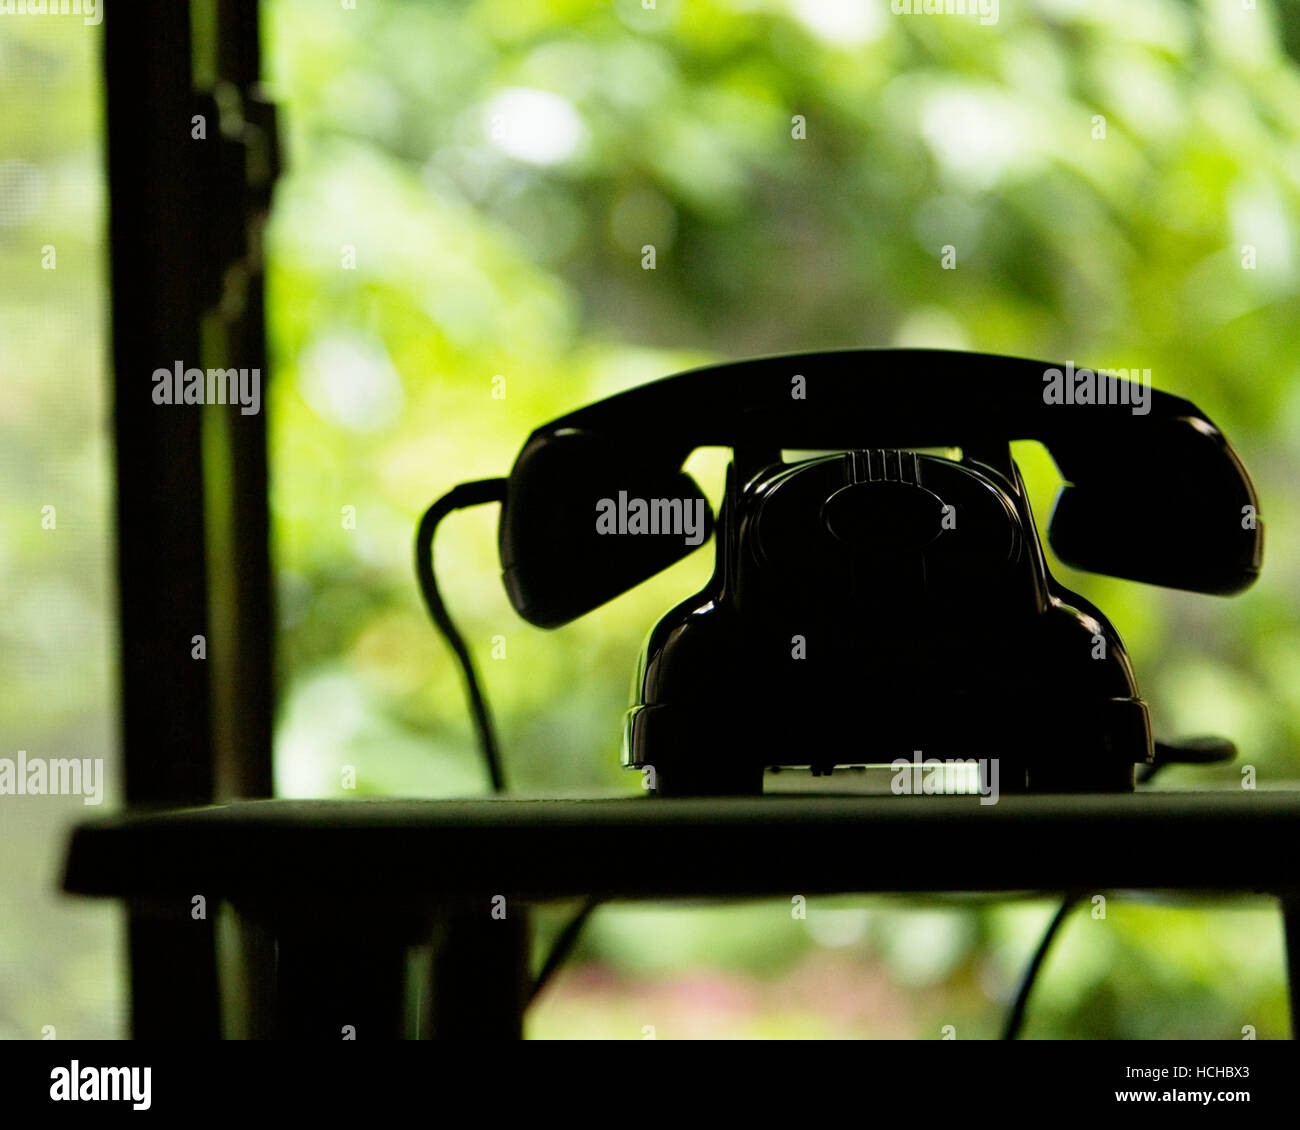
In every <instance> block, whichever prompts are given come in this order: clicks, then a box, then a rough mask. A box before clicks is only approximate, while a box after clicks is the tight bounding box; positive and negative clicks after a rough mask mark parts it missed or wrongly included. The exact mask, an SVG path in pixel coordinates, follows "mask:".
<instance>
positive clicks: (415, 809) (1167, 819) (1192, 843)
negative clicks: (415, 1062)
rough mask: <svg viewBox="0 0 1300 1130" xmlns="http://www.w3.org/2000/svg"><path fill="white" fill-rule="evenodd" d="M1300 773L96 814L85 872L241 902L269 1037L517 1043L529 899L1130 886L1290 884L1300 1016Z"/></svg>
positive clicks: (100, 891)
mask: <svg viewBox="0 0 1300 1130" xmlns="http://www.w3.org/2000/svg"><path fill="white" fill-rule="evenodd" d="M1298 844H1300V789H1297V790H1282V789H1276V790H1271V789H1260V790H1226V789H1225V790H1218V791H1169V790H1159V791H1156V790H1152V791H1146V792H1137V793H1133V794H1114V795H1112V794H1107V795H1051V796H1035V795H1007V794H1003V795H1002V796H1001V797H1000V798H999V800H998V803H996V804H981V803H980V798H979V797H978V796H891V795H884V796H880V795H876V796H870V795H868V796H842V795H840V796H818V795H799V796H779V795H768V796H763V797H754V798H734V799H733V798H725V799H717V798H711V799H699V800H685V799H665V798H659V797H650V796H644V797H618V798H613V797H600V798H588V799H541V798H532V799H528V798H497V797H491V798H483V799H473V800H399V799H356V800H258V801H233V802H231V803H228V804H221V805H212V806H207V807H201V808H192V809H179V810H170V811H158V812H132V813H126V814H123V815H119V816H112V817H107V818H102V819H97V820H93V821H89V822H86V823H84V824H82V825H80V826H78V827H77V828H76V829H75V830H74V832H73V835H72V839H71V843H70V845H69V850H68V855H67V862H66V870H65V876H64V889H65V890H66V891H68V892H71V893H76V894H81V895H94V896H100V897H113V898H120V899H126V900H129V901H130V903H131V905H133V906H134V907H136V908H137V909H138V908H141V907H154V908H156V909H158V911H159V912H160V913H171V914H173V915H174V914H177V913H179V912H182V911H187V910H188V909H189V907H190V906H191V902H192V900H193V898H194V896H196V895H203V896H204V898H205V899H206V900H207V902H208V904H209V905H210V906H211V905H214V904H215V903H216V902H217V901H218V900H226V901H228V902H229V903H230V904H232V905H233V906H234V907H235V909H236V911H237V912H238V914H239V915H240V917H241V920H243V921H245V922H247V923H249V925H250V929H252V930H254V931H258V932H260V933H261V936H262V937H263V938H264V939H265V940H266V941H268V943H273V944H274V952H275V955H276V957H275V962H274V978H273V983H272V984H266V985H262V986H260V987H256V986H255V988H257V989H258V993H257V1001H258V1003H259V1008H260V1016H261V1019H260V1020H259V1022H258V1025H257V1026H256V1030H257V1032H258V1033H259V1034H265V1035H274V1036H280V1037H287V1038H325V1039H339V1038H340V1036H339V1032H340V1029H341V1028H342V1026H343V1025H348V1024H350V1025H352V1026H354V1027H355V1028H356V1029H357V1030H358V1031H359V1032H364V1033H365V1034H366V1035H367V1036H370V1037H374V1036H376V1035H384V1036H391V1037H399V1036H401V1035H402V1033H403V1031H407V1032H409V1031H410V1029H409V1021H408V1020H407V1019H406V1018H404V1015H403V1001H404V992H405V968H406V966H405V962H406V959H407V955H408V951H409V948H410V947H412V946H423V945H431V946H432V947H433V949H432V952H433V955H434V959H433V963H432V966H431V968H432V976H431V984H430V987H429V995H428V1006H429V1007H428V1013H427V1015H426V1017H425V1021H424V1024H425V1027H424V1028H422V1031H426V1032H427V1033H428V1034H429V1035H433V1036H440V1037H450V1036H454V1037H463V1038H468V1037H476V1036H477V1037H489V1036H496V1037H500V1036H507V1037H517V1036H519V1035H521V1033H522V1016H523V1010H524V1004H525V1001H526V997H527V991H528V984H529V982H528V972H527V953H528V946H527V940H528V932H527V929H528V928H527V908H528V907H531V906H533V905H536V904H541V903H546V902H552V901H557V900H565V899H572V898H578V897H590V896H598V897H600V898H602V899H609V900H628V899H641V900H665V899H674V898H702V897H707V898H754V897H773V896H783V897H786V898H789V897H791V896H793V895H795V894H803V895H813V894H821V895H825V894H845V893H860V894H867V893H899V892H938V891H948V892H990V893H992V892H1004V893H1005V892H1048V893H1052V894H1058V895H1059V894H1063V893H1066V892H1073V893H1077V894H1091V893H1096V892H1102V891H1114V890H1124V889H1130V890H1132V889H1142V890H1169V891H1183V892H1197V893H1222V894H1239V893H1243V892H1247V891H1250V892H1256V893H1264V894H1267V895H1271V896H1275V897H1277V898H1279V899H1280V900H1281V903H1282V908H1283V914H1284V920H1285V925H1286V935H1287V955H1288V956H1287V963H1288V973H1289V977H1290V986H1291V1012H1292V1018H1293V1031H1294V1030H1295V1021H1296V1017H1297V1016H1300V1001H1298V1000H1297V995H1298V990H1300V862H1298V858H1300V855H1298V853H1297V850H1296V847H1297V845H1298Z"/></svg>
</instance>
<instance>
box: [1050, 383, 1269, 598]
mask: <svg viewBox="0 0 1300 1130" xmlns="http://www.w3.org/2000/svg"><path fill="white" fill-rule="evenodd" d="M1188 407H1189V408H1190V407H1191V406H1190V405H1188ZM1049 450H1050V451H1051V452H1052V454H1053V456H1054V457H1055V459H1056V461H1057V465H1058V466H1059V467H1060V469H1061V472H1062V474H1063V475H1064V476H1065V477H1066V479H1067V480H1069V481H1068V483H1067V485H1066V486H1064V487H1062V488H1061V491H1060V493H1059V494H1058V495H1057V498H1056V503H1055V505H1054V507H1053V510H1052V515H1051V518H1050V519H1049V523H1048V541H1049V543H1050V544H1051V546H1052V549H1053V551H1054V552H1055V553H1056V555H1057V556H1058V557H1059V558H1060V559H1061V560H1062V561H1064V562H1065V563H1066V564H1067V565H1070V566H1073V567H1074V568H1076V569H1082V570H1085V571H1086V572H1089V573H1104V574H1106V575H1107V576H1112V577H1123V578H1126V579H1128V580H1133V581H1143V582H1146V583H1147V584H1153V585H1160V586H1162V587H1165V588H1176V589H1186V590H1189V591H1192V592H1203V593H1213V594H1218V595H1224V596H1227V595H1231V594H1232V593H1237V592H1240V591H1242V590H1243V589H1245V588H1247V587H1249V586H1250V585H1251V584H1252V583H1253V582H1254V581H1255V579H1256V578H1257V577H1258V576H1259V571H1260V567H1261V565H1262V561H1263V549H1264V529H1263V523H1262V521H1261V520H1260V516H1259V500H1258V498H1257V497H1256V495H1255V490H1254V487H1253V485H1252V484H1251V481H1250V477H1249V476H1248V475H1247V474H1246V470H1245V467H1244V466H1242V463H1241V460H1240V459H1239V458H1238V456H1237V453H1236V452H1235V451H1233V449H1232V447H1231V445H1230V444H1229V443H1228V441H1227V440H1226V439H1225V438H1224V436H1223V434H1222V433H1221V432H1220V431H1219V430H1218V429H1217V428H1215V427H1214V425H1213V424H1211V423H1210V422H1209V421H1208V420H1206V419H1204V418H1203V417H1200V416H1194V415H1176V416H1169V417H1167V418H1165V419H1157V420H1151V421H1142V422H1141V423H1140V424H1136V425H1135V424H1132V423H1128V424H1126V426H1124V427H1123V428H1122V429H1119V430H1118V431H1117V432H1111V433H1099V434H1095V435H1092V436H1086V435H1076V436H1073V437H1071V438H1070V439H1069V440H1068V441H1062V442H1057V443H1054V444H1050V445H1049Z"/></svg>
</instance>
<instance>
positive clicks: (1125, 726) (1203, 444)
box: [500, 349, 1263, 796]
mask: <svg viewBox="0 0 1300 1130" xmlns="http://www.w3.org/2000/svg"><path fill="white" fill-rule="evenodd" d="M1018 439H1026V440H1027V439H1032V440H1038V441H1040V442H1041V443H1043V444H1044V445H1045V446H1046V448H1047V449H1048V451H1049V452H1050V453H1051V455H1052V457H1053V459H1054V460H1055V462H1056V465H1057V467H1058V468H1059V470H1060V472H1061V474H1062V477H1063V478H1064V479H1065V485H1064V487H1063V488H1062V490H1061V492H1060V494H1059V495H1058V497H1057V500H1056V504H1055V508H1054V510H1053V513H1052V516H1051V521H1050V525H1049V531H1048V534H1049V540H1050V543H1051V545H1052V547H1053V549H1054V550H1055V552H1056V554H1057V555H1058V556H1059V557H1060V558H1061V560H1063V561H1065V562H1067V563H1068V564H1070V565H1072V566H1074V567H1076V568H1079V569H1084V570H1087V571H1090V572H1096V573H1105V574H1109V575H1112V576H1117V577H1126V578H1129V579H1131V580H1136V581H1145V582H1148V583H1150V584H1156V585H1163V586H1168V587H1171V588H1180V589H1190V590H1193V591H1197V592H1206V593H1218V594H1229V593H1235V592H1239V591H1240V590H1242V589H1244V588H1246V587H1247V586H1248V585H1250V584H1251V583H1252V582H1253V581H1254V579H1255V577H1256V576H1257V575H1258V573H1259V569H1260V563H1261V559H1262V551H1263V529H1262V524H1261V522H1260V520H1259V506H1258V500H1257V498H1256V496H1255V491H1254V488H1253V486H1252V485H1251V482H1250V479H1249V477H1248V476H1247V474H1246V471H1245V468H1244V467H1243V466H1242V464H1241V461H1240V459H1239V458H1238V457H1237V455H1236V453H1235V452H1234V451H1233V449H1232V448H1231V447H1230V446H1229V444H1228V442H1227V440H1226V439H1225V438H1224V437H1223V435H1222V434H1221V433H1220V432H1219V431H1218V429H1217V428H1215V426H1214V425H1213V424H1212V423H1211V422H1210V421H1209V420H1208V419H1207V418H1206V417H1205V415H1204V413H1202V412H1201V411H1200V410H1199V409H1198V408H1197V407H1196V406H1195V405H1193V404H1191V403H1190V402H1188V401H1186V400H1182V399H1179V398H1178V397H1175V396H1171V395H1169V394H1168V393H1163V392H1158V391H1155V390H1154V389H1152V388H1151V387H1150V384H1149V382H1145V381H1143V380H1141V379H1139V380H1137V381H1131V380H1127V379H1125V377H1124V376H1117V375H1116V374H1115V373H1114V372H1113V371H1107V370H1101V371H1090V370H1087V369H1077V370H1076V369H1075V368H1074V367H1073V365H1072V364H1070V365H1066V366H1053V365H1049V364H1047V363H1044V362H1041V361H1033V360H1027V359H1023V358H1013V357H999V356H992V355H985V354H974V353H959V352H947V351H940V350H907V349H904V350H846V351H833V352H820V353H806V354H795V355H789V356H779V357H765V358H758V359H754V360H747V361H740V362H735V363H730V364H723V365H717V366H710V367H706V368H701V369H695V370H692V371H690V372H685V373H681V374H678V375H676V376H672V377H668V378H666V379H664V380H660V381H656V382H654V383H652V384H648V385H644V386H641V387H639V388H634V389H631V390H629V391H627V392H624V393H621V394H619V395H616V396H613V397H610V398H609V399H607V400H604V401H601V402H599V403H596V404H592V405H590V406H588V407H586V408H582V409H580V410H578V411H576V412H572V413H569V414H568V415H565V416H562V417H561V418H559V419H557V420H554V421H552V422H551V423H549V424H546V425H544V426H543V427H541V428H538V429H537V430H536V431H535V432H533V434H532V435H531V436H530V437H529V439H528V441H527V443H526V444H525V445H524V447H523V450H522V451H521V452H520V454H519V456H518V458H517V459H516V461H515V464H514V468H513V470H512V471H511V473H510V477H509V480H508V482H507V484H506V486H505V491H504V506H503V509H502V514H501V524H500V552H501V562H502V568H503V578H504V581H505V587H506V591H507V593H508V594H509V597H510V601H511V603H512V604H513V606H514V607H515V609H516V611H517V612H518V613H519V614H520V615H521V616H522V617H523V618H524V619H526V620H528V621H529V622H530V623H533V624H536V625H539V626H542V627H546V628H554V627H557V626H559V625H562V624H564V623H567V622H568V621H570V620H572V619H574V618H576V617H578V616H581V615H583V614H584V613H586V612H589V611H591V610H592V609H594V608H596V607H597V606H599V605H601V604H603V603H605V602H606V601H608V600H611V599H612V598H614V597H616V596H618V595H619V594H621V593H623V592H626V591H627V590H628V589H630V588H632V587H633V586H635V585H637V584H639V583H640V582H641V581H643V580H645V579H647V578H649V577H650V576H652V575H654V574H655V573H657V572H659V571H660V570H662V569H664V568H666V567H667V566H668V565H670V564H672V563H673V562H675V561H677V560H679V559H681V558H682V557H684V556H685V555H686V554H688V553H690V552H692V551H693V550H694V549H695V548H697V547H698V546H699V545H700V544H701V543H702V542H703V540H704V539H705V538H706V537H707V536H708V534H709V533H710V532H711V526H712V521H713V516H712V514H711V513H710V508H709V506H708V503H707V501H706V500H705V498H704V495H703V494H702V493H701V491H700V489H699V487H698V486H697V485H696V484H695V482H694V481H693V480H692V479H691V478H690V477H689V476H688V475H687V474H686V473H685V472H684V471H683V470H682V466H683V464H684V462H685V460H686V458H687V457H688V456H689V455H690V454H691V452H692V451H694V450H695V449H696V448H698V447H702V446H725V447H730V448H732V449H733V452H734V454H733V461H732V463H731V465H730V467H729V468H728V472H727V481H726V489H725V496H724V501H723V504H722V506H721V509H720V511H719V515H718V523H717V524H718V531H717V558H716V560H717V564H716V568H715V571H714V573H713V576H712V578H711V580H710V581H709V583H708V584H707V585H706V586H705V588H704V589H703V591H701V592H699V593H697V594H696V595H694V596H692V597H690V598H689V599H687V600H685V601H683V602H682V603H681V604H679V605H677V607H675V608H673V609H672V610H671V611H669V612H668V613H667V614H666V615H665V616H664V617H663V618H662V619H661V620H660V621H659V623H658V624H657V625H656V626H655V628H654V629H653V631H652V632H651V633H650V637H649V640H648V642H647V644H646V648H645V651H644V654H643V656H642V661H641V667H640V671H639V675H638V680H637V685H638V686H639V694H638V701H637V702H635V703H634V705H633V707H632V709H631V710H630V711H629V713H628V716H627V720H626V729H625V741H624V753H623V760H624V763H625V764H626V765H627V766H629V767H632V768H637V769H642V770H650V769H652V770H653V773H648V774H647V777H648V778H651V779H652V780H653V785H654V789H655V791H657V792H659V793H661V794H666V795H677V796H682V795H711V794H754V793H758V792H761V791H762V787H763V772H764V770H765V769H766V768H769V767H783V766H808V767H811V769H812V770H813V771H814V772H815V773H825V772H829V771H831V770H832V769H834V768H835V767H838V766H855V765H870V764H887V763H890V762H892V761H894V760H895V759H898V758H912V757H913V756H914V755H915V754H917V752H918V751H920V752H921V753H922V754H923V756H924V757H925V758H939V759H949V758H959V759H981V758H988V759H996V760H997V761H998V762H999V763H1000V767H1001V769H1000V777H1001V789H1002V790H1003V791H1024V790H1033V791H1122V790H1127V789H1131V788H1132V787H1133V784H1134V775H1135V766H1139V765H1144V764H1149V763H1151V762H1152V760H1153V743H1152V738H1151V726H1150V720H1149V717H1148V711H1147V706H1146V703H1144V702H1143V700H1142V699H1141V697H1140V696H1139V694H1138V691H1137V687H1136V683H1135V681H1134V677H1133V672H1132V668H1131V665H1130V663H1129V659H1128V656H1127V654H1126V653H1125V651H1124V647H1123V644H1122V643H1121V641H1120V639H1119V637H1118V635H1117V634H1116V632H1115V630H1114V628H1113V627H1112V626H1111V624H1110V623H1109V621H1108V620H1107V619H1106V617H1105V616H1104V615H1103V614H1102V612H1101V611H1100V610H1099V609H1097V608H1096V607H1094V606H1093V605H1092V604H1091V603H1089V602H1088V601H1087V600H1085V599H1084V598H1083V597H1081V596H1079V595H1077V594H1075V593H1073V592H1070V591H1069V590H1068V589H1066V588H1064V587H1063V586H1062V585H1061V584H1060V583H1059V582H1057V581H1056V580H1055V579H1054V578H1053V577H1052V576H1051V574H1050V572H1049V571H1048V568H1047V565H1046V562H1045V560H1044V557H1043V551H1042V548H1041V546H1040V545H1039V541H1038V537H1037V534H1036V532H1035V527H1034V520H1033V515H1032V514H1031V513H1030V509H1029V502H1028V499H1027V496H1026V491H1025V487H1024V483H1023V482H1022V480H1021V477H1020V472H1019V469H1018V467H1017V466H1016V464H1015V462H1014V461H1013V460H1012V458H1011V452H1010V446H1009V442H1010V441H1011V440H1018ZM943 446H947V447H951V448H959V449H960V458H957V459H950V458H945V457H943V456H941V455H935V454H927V453H924V452H923V451H921V450H919V449H922V448H938V447H943ZM791 449H802V450H805V451H819V450H820V451H828V450H829V451H833V452H834V453H833V454H827V455H821V456H817V457H813V458H805V459H801V460H797V461H794V462H786V461H785V460H784V459H783V455H782V452H783V450H787V451H788V450H791Z"/></svg>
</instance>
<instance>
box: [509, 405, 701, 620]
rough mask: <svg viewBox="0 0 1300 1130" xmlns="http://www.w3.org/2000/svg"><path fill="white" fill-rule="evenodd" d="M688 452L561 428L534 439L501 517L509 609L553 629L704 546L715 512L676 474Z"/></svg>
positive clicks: (518, 463)
mask: <svg viewBox="0 0 1300 1130" xmlns="http://www.w3.org/2000/svg"><path fill="white" fill-rule="evenodd" d="M689 454H690V453H689V451H687V452H669V451H665V450H663V449H654V450H648V449H646V448H645V447H643V446H641V445H639V444H633V443H628V442H626V441H625V440H623V439H621V438H619V437H618V436H615V435H609V434H598V433H596V432H591V431H584V430H579V429H574V428H567V427H560V428H551V429H543V430H540V431H538V432H535V433H533V435H532V436H531V437H530V439H529V441H528V443H527V444H525V445H524V449H523V450H522V451H521V452H520V453H519V458H518V459H517V460H516V461H515V465H514V468H513V470H512V471H511V473H510V480H509V487H508V489H507V493H506V501H505V505H504V506H503V507H502V510H501V526H500V549H501V566H502V578H503V580H504V582H505V587H506V592H507V594H508V595H509V597H510V603H511V604H512V605H513V606H514V608H515V611H516V612H518V613H519V615H520V616H522V617H523V618H524V619H525V620H527V621H528V622H529V623H531V624H536V625H537V626H538V627H541V628H555V627H559V626H560V625H561V624H567V623H568V622H569V621H570V620H573V619H576V618H577V617H579V616H582V615H584V614H585V613H587V612H590V611H591V610H592V609H594V608H598V607H599V606H600V605H602V604H604V603H606V601H609V600H613V599H614V597H616V596H620V595H621V594H623V593H625V592H627V591H628V590H629V589H631V588H634V587H635V586H636V585H639V584H640V583H641V582H642V581H645V580H648V579H649V578H650V577H653V576H654V575H655V574H656V573H659V572H661V571H662V570H664V569H666V568H667V567H668V566H669V565H672V564H674V563H676V562H677V561H680V560H681V559H682V558H683V557H685V556H687V555H688V554H690V553H692V552H693V551H694V550H696V549H698V548H699V547H700V546H701V545H703V544H704V543H705V542H706V541H707V540H708V538H709V535H710V534H711V533H712V532H713V512H712V509H711V508H710V506H709V503H708V500H707V499H706V498H705V497H704V493H703V492H702V491H701V490H700V488H699V486H698V485H696V483H695V481H694V480H693V479H692V478H691V477H690V476H689V475H687V474H686V473H685V472H684V471H682V470H681V464H682V463H683V462H684V461H685V459H686V456H687V455H689Z"/></svg>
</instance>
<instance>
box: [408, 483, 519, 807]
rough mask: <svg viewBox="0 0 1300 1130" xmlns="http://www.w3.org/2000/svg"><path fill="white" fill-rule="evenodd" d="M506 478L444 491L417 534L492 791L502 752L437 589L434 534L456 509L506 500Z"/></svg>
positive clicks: (418, 559)
mask: <svg viewBox="0 0 1300 1130" xmlns="http://www.w3.org/2000/svg"><path fill="white" fill-rule="evenodd" d="M506 483H507V480H506V479H479V480H478V481H477V482H472V483H461V484H460V486H458V487H454V488H453V489H452V490H449V491H448V492H447V493H446V494H444V495H443V496H442V497H441V498H440V499H438V501H437V502H435V503H434V504H433V505H432V506H430V507H429V509H428V510H426V511H425V512H424V517H422V518H421V519H420V525H419V529H418V530H417V531H416V535H415V575H416V576H417V577H418V578H419V581H420V592H421V593H423V594H424V603H425V604H426V605H427V606H428V609H429V615H430V616H432V617H433V622H434V623H435V624H436V625H437V626H438V629H439V631H441V632H442V634H443V636H444V637H445V638H446V640H447V643H448V644H450V645H451V649H452V651H454V652H455V653H456V658H457V659H458V660H460V669H461V672H462V674H463V675H464V676H465V692H466V694H467V695H468V696H469V706H470V712H471V713H472V714H473V716H474V725H475V728H476V729H477V730H478V742H479V749H480V750H482V752H483V760H484V761H485V762H486V763H487V771H488V776H489V777H490V778H491V779H492V791H493V792H497V793H503V792H505V791H506V780H505V775H504V773H503V772H502V769H501V751H500V749H499V748H498V747H497V739H496V733H495V731H494V730H493V727H492V715H491V714H490V713H489V711H488V705H487V702H486V701H485V700H484V698H483V692H482V690H481V689H480V687H479V681H478V675H477V674H476V672H475V671H474V660H473V659H472V658H471V657H470V654H469V648H468V647H466V646H465V641H464V639H463V638H462V637H461V634H460V632H458V631H457V630H456V625H455V624H453V623H452V622H451V617H450V616H449V615H448V614H447V608H446V606H445V605H444V604H443V602H442V595H441V594H440V593H439V592H438V582H437V580H436V579H435V578H434V575H433V535H434V533H435V531H436V530H437V529H438V523H439V522H441V521H442V520H443V519H444V518H445V517H447V515H448V514H450V513H451V512H452V511H453V510H463V509H465V508H466V507H468V506H482V505H484V504H486V503H489V502H504V501H505V499H506Z"/></svg>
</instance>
